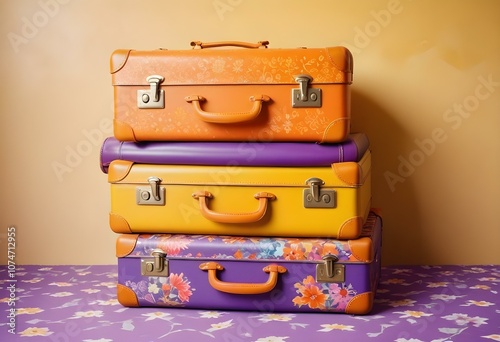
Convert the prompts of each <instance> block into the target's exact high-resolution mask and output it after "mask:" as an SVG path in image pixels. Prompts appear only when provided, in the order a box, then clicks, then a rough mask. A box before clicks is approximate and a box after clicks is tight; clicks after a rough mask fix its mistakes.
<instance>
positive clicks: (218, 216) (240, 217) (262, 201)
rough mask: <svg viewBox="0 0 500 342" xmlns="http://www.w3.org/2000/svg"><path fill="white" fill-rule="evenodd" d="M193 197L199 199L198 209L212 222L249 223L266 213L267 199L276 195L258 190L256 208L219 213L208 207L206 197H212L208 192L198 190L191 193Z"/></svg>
mask: <svg viewBox="0 0 500 342" xmlns="http://www.w3.org/2000/svg"><path fill="white" fill-rule="evenodd" d="M193 197H194V198H196V199H198V200H199V203H200V211H201V214H202V215H203V216H204V217H205V218H207V219H209V220H210V221H213V222H223V223H250V222H256V221H259V220H260V219H262V218H263V217H264V215H265V214H266V210H267V205H268V201H269V200H274V199H276V196H274V195H273V194H270V193H267V192H259V193H257V194H255V196H254V197H255V198H256V199H257V200H258V201H259V203H258V208H257V210H255V211H253V212H248V213H241V212H238V213H220V212H215V211H213V210H210V209H209V208H208V204H207V198H212V197H213V195H212V194H211V193H210V192H208V191H198V192H195V193H194V194H193Z"/></svg>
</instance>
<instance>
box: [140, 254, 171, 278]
mask: <svg viewBox="0 0 500 342" xmlns="http://www.w3.org/2000/svg"><path fill="white" fill-rule="evenodd" d="M151 255H152V257H149V258H144V259H141V275H143V276H159V277H168V276H169V273H168V260H167V259H166V258H165V257H166V256H167V254H166V253H165V252H163V251H162V250H161V249H154V250H153V251H152V252H151Z"/></svg>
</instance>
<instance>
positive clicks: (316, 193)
mask: <svg viewBox="0 0 500 342" xmlns="http://www.w3.org/2000/svg"><path fill="white" fill-rule="evenodd" d="M324 184H325V182H323V180H321V179H319V178H309V179H308V180H306V185H309V189H304V208H335V207H336V206H337V203H336V202H337V193H336V191H335V190H325V189H321V186H322V185H324Z"/></svg>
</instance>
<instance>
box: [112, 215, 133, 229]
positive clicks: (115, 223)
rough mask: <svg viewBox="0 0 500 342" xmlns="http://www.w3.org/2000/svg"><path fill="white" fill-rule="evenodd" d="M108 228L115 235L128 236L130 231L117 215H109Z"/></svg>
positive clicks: (122, 219) (126, 223)
mask: <svg viewBox="0 0 500 342" xmlns="http://www.w3.org/2000/svg"><path fill="white" fill-rule="evenodd" d="M109 226H110V228H111V230H112V231H113V232H115V233H121V234H130V233H132V230H131V229H130V225H129V224H128V222H127V220H126V219H125V218H124V217H123V216H121V215H118V214H114V213H109Z"/></svg>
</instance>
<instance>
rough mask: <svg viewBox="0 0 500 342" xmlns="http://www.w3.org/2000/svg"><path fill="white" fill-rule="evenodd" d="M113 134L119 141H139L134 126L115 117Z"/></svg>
mask: <svg viewBox="0 0 500 342" xmlns="http://www.w3.org/2000/svg"><path fill="white" fill-rule="evenodd" d="M113 136H114V137H115V138H116V139H117V140H119V141H137V138H136V136H135V133H134V129H133V128H132V126H130V125H129V124H127V123H125V122H123V121H120V120H117V119H113Z"/></svg>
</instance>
